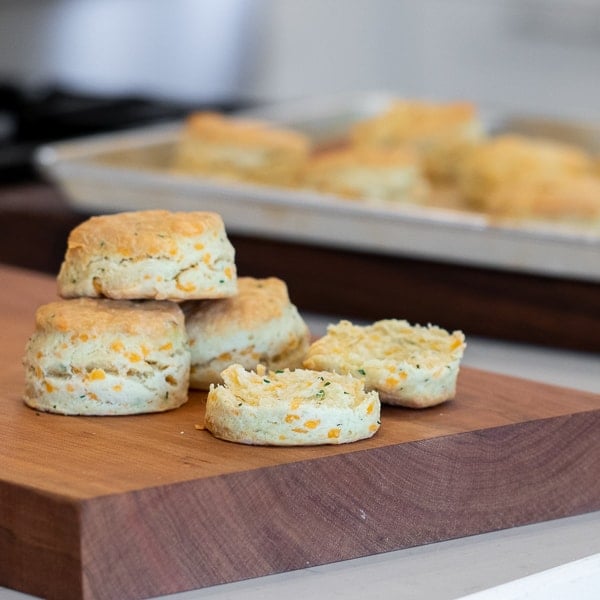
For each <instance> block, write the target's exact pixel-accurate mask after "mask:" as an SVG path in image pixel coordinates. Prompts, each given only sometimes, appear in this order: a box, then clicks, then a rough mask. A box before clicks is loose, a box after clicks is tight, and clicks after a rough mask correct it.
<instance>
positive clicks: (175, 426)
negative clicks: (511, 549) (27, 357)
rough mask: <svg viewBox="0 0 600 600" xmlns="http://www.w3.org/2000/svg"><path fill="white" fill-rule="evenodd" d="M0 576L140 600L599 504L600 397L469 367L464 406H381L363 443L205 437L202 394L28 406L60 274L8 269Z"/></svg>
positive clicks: (0, 300) (55, 594)
mask: <svg viewBox="0 0 600 600" xmlns="http://www.w3.org/2000/svg"><path fill="white" fill-rule="evenodd" d="M0 282H1V284H2V285H1V286H0V331H1V332H2V343H1V344H0V360H1V364H2V371H1V373H0V432H1V449H0V585H4V586H8V587H12V588H15V589H19V590H22V591H25V592H28V593H31V594H34V595H38V596H43V597H46V598H54V599H61V600H68V599H70V598H73V599H78V598H86V599H87V598H94V599H96V598H100V599H108V598H118V599H124V600H126V599H128V598H144V597H149V596H157V595H162V594H167V593H173V592H176V591H183V590H186V589H194V588H200V587H205V586H210V585H215V584H218V583H224V582H230V581H236V580H240V579H244V578H249V577H257V576H261V575H267V574H271V573H276V572H282V571H288V570H293V569H298V568H303V567H306V566H309V565H317V564H323V563H327V562H333V561H337V560H342V559H348V558H355V557H358V556H364V555H369V554H375V553H379V552H386V551H390V550H395V549H400V548H406V547H409V546H415V545H420V544H426V543H430V542H435V541H440V540H445V539H450V538H455V537H460V536H466V535H472V534H477V533H482V532H486V531H492V530H497V529H502V528H508V527H512V526H516V525H523V524H527V523H533V522H539V521H543V520H548V519H553V518H558V517H563V516H568V515H574V514H578V513H583V512H588V511H592V510H597V509H600V443H598V432H599V431H600V396H597V395H594V394H587V393H584V392H578V391H574V390H568V389H563V388H556V387H552V386H545V385H540V384H537V383H533V382H528V381H525V380H521V379H516V378H510V377H505V376H501V375H494V374H491V373H487V372H484V371H478V370H474V369H468V368H463V369H462V371H461V375H460V378H459V384H458V393H457V397H456V399H455V400H453V401H452V402H449V403H447V404H445V405H442V406H439V407H435V408H432V409H428V410H424V411H411V410H406V409H392V408H389V407H388V408H386V409H384V411H383V414H382V427H381V430H380V431H379V433H377V435H376V436H375V437H374V438H372V439H370V440H365V441H362V442H357V443H355V444H349V445H344V446H326V447H311V448H261V447H248V446H241V445H236V444H231V443H227V442H223V441H220V440H216V439H214V438H213V437H212V436H211V435H210V434H209V433H208V432H207V431H202V430H198V429H196V428H195V425H196V424H200V423H202V420H203V405H204V395H203V394H200V393H193V394H191V396H190V400H189V402H188V403H187V404H186V405H185V406H184V407H182V408H180V409H178V410H175V411H172V412H169V413H165V414H160V415H146V416H135V417H107V418H90V417H63V416H57V415H48V414H42V413H38V412H36V411H33V410H31V409H29V408H27V407H25V406H24V405H23V403H22V401H21V392H22V387H23V372H22V366H21V356H22V353H23V348H24V345H25V341H26V339H27V337H28V336H29V334H30V333H31V331H32V330H33V315H34V312H35V308H36V307H37V306H38V305H39V304H41V303H44V302H47V301H50V300H52V299H53V298H54V295H55V292H54V281H53V280H52V279H51V278H47V277H44V276H40V275H34V274H32V273H27V272H25V271H19V270H15V269H9V268H6V267H4V268H3V267H0Z"/></svg>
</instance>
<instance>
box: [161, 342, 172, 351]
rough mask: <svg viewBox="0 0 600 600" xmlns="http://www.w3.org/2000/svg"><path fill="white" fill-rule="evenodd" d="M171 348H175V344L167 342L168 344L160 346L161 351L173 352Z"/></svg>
mask: <svg viewBox="0 0 600 600" xmlns="http://www.w3.org/2000/svg"><path fill="white" fill-rule="evenodd" d="M171 348H173V344H172V343H171V342H167V343H166V344H163V345H162V346H160V348H159V350H163V351H164V350H171Z"/></svg>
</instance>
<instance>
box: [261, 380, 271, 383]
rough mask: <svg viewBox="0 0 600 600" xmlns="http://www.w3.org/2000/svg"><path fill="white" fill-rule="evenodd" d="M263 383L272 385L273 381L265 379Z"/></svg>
mask: <svg viewBox="0 0 600 600" xmlns="http://www.w3.org/2000/svg"><path fill="white" fill-rule="evenodd" d="M263 381H264V382H265V383H271V380H270V379H263Z"/></svg>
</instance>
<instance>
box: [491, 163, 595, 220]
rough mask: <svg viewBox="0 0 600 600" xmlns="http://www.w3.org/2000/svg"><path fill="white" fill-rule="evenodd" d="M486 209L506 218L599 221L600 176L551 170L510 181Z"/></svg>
mask: <svg viewBox="0 0 600 600" xmlns="http://www.w3.org/2000/svg"><path fill="white" fill-rule="evenodd" d="M485 208H486V210H487V212H489V213H490V214H492V215H496V216H505V217H516V218H543V219H564V220H567V221H568V220H577V219H592V220H598V219H600V177H594V176H591V175H580V176H571V175H560V174H558V175H557V174H552V173H551V174H547V175H545V176H535V175H533V176H530V177H525V178H523V179H519V180H512V181H508V182H506V183H505V184H503V185H501V186H499V187H498V188H497V189H496V190H495V191H493V192H492V193H491V194H490V195H489V197H488V199H487V202H486V205H485Z"/></svg>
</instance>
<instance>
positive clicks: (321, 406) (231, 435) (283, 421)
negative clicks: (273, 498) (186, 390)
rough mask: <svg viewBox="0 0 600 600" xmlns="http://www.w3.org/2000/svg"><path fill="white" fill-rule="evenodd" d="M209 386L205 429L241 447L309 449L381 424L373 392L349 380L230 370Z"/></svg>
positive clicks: (367, 433)
mask: <svg viewBox="0 0 600 600" xmlns="http://www.w3.org/2000/svg"><path fill="white" fill-rule="evenodd" d="M222 377H223V385H217V386H211V388H210V390H209V392H208V398H207V401H206V413H205V427H206V428H207V429H208V430H209V431H210V432H211V433H212V434H213V435H214V436H215V437H218V438H222V439H224V440H228V441H231V442H239V443H242V444H257V445H273V446H308V445H318V444H345V443H348V442H355V441H357V440H361V439H365V438H369V437H372V436H373V435H374V434H375V432H376V431H377V430H378V429H379V425H380V420H379V419H380V409H381V406H380V402H379V397H378V395H377V392H367V391H365V389H364V386H363V382H362V381H360V380H359V379H356V378H354V377H351V376H350V375H337V374H335V373H324V372H315V371H308V370H306V369H296V370H294V371H290V370H288V369H285V370H279V371H267V370H266V369H264V367H262V365H259V367H258V368H257V369H256V371H247V370H245V369H244V368H243V367H242V366H241V365H231V366H229V367H228V368H227V369H225V370H224V371H223V373H222Z"/></svg>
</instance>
